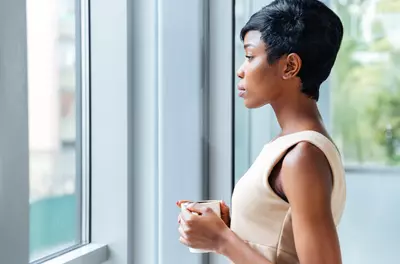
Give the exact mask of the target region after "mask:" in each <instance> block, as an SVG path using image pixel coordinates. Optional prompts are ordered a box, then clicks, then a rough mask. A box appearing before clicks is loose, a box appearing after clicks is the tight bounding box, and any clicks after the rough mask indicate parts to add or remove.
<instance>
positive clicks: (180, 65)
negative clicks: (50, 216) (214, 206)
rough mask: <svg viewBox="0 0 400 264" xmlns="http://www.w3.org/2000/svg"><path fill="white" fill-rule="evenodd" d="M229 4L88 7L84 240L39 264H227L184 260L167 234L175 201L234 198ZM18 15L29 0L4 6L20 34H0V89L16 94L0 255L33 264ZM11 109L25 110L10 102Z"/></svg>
mask: <svg viewBox="0 0 400 264" xmlns="http://www.w3.org/2000/svg"><path fill="white" fill-rule="evenodd" d="M2 5H4V6H2ZM87 7H89V6H88V5H87V6H81V8H82V13H84V12H86V11H88V10H87V9H85V8H87ZM227 7H229V8H230V9H231V10H233V1H231V0H223V1H222V0H221V1H209V0H207V1H204V0H194V1H184V2H183V1H180V0H140V1H139V0H138V1H130V0H114V1H113V2H112V3H111V2H110V1H108V0H96V1H90V20H86V19H83V20H82V24H81V26H83V27H82V32H81V33H82V34H81V37H82V43H83V46H82V47H83V53H82V56H87V57H85V58H89V51H90V80H89V79H86V78H85V77H87V76H88V71H87V69H88V67H86V66H87V65H86V64H83V65H82V66H83V68H82V70H83V74H82V82H83V83H84V84H85V85H88V86H89V84H90V133H91V134H90V145H91V149H90V153H89V154H90V159H91V164H90V172H91V179H90V187H91V188H90V194H91V196H90V230H91V233H90V234H91V236H90V243H89V244H87V245H84V246H82V247H79V248H77V249H75V250H72V251H70V252H67V253H65V254H62V255H60V256H59V257H56V258H53V259H51V260H48V261H46V262H44V263H45V264H55V263H57V264H78V263H79V264H80V263H85V264H99V263H103V262H104V263H107V264H125V263H148V264H152V263H153V264H168V263H177V262H182V263H184V262H185V263H189V262H190V263H198V264H200V263H213V264H217V263H224V262H221V261H223V259H221V258H219V257H216V256H214V255H212V256H211V257H210V258H209V255H208V254H191V253H190V252H189V251H188V249H187V248H186V247H184V246H182V245H181V244H180V243H179V242H178V233H177V229H174V228H172V227H177V224H176V217H177V214H178V212H179V210H178V209H177V208H175V206H174V204H175V201H176V200H178V199H186V198H188V199H207V198H214V199H223V200H226V201H227V202H228V203H229V201H230V196H231V191H232V168H233V167H232V164H233V163H232V155H233V152H232V151H233V149H232V143H233V141H232V139H233V138H232V128H233V126H232V125H233V122H232V96H233V94H232V81H233V77H232V74H233V73H232V60H233V57H232V54H233V53H232V50H231V49H228V48H227V47H231V46H232V44H231V39H232V33H233V31H232V27H233V21H232V14H230V13H229V12H226V8H227ZM25 9H26V7H25V0H14V1H12V2H7V3H1V4H0V13H1V17H0V20H1V21H2V22H4V23H1V25H9V24H12V25H14V26H15V27H18V28H19V29H20V30H18V31H16V30H10V27H3V26H0V33H1V36H4V37H5V39H6V41H5V42H1V43H0V52H1V55H3V53H4V54H7V55H8V56H1V58H0V61H1V62H2V63H1V64H0V77H1V78H0V91H2V90H3V89H4V88H3V87H12V88H13V89H12V90H10V89H7V92H9V93H10V94H9V96H10V97H7V98H5V97H1V98H0V103H1V106H0V109H1V110H3V111H1V112H0V121H1V124H4V125H5V127H7V128H8V129H2V130H1V131H0V143H1V145H0V146H2V148H1V150H0V154H1V155H0V158H1V159H0V183H1V184H0V198H1V199H0V205H1V206H0V212H1V215H2V217H0V221H1V222H0V228H2V229H1V230H2V231H3V229H5V233H2V234H6V235H5V236H3V235H2V236H0V244H1V245H2V246H1V247H0V250H1V251H0V252H1V254H0V255H1V256H2V260H3V261H4V260H6V262H7V263H29V244H28V243H29V239H28V236H29V231H28V227H29V221H28V219H29V218H28V214H29V203H28V201H29V194H28V189H29V177H28V169H29V160H28V159H29V150H28V110H27V107H26V102H27V78H26V76H25V77H24V78H22V77H21V75H26V74H27V69H26V45H25V43H26V18H25ZM3 10H5V12H3ZM186 10H191V11H190V12H186ZM3 13H4V14H3ZM217 22H218V23H217ZM211 23H212V24H213V25H214V23H215V26H216V27H210V24H211ZM87 31H90V43H89V42H87V41H88V39H86V38H85V34H86V33H87ZM185 34H186V35H185ZM177 35H181V36H182V35H185V36H187V39H186V42H180V41H179V40H178V39H177V38H176V36H177ZM14 43H24V44H23V45H22V47H23V49H22V50H23V52H20V50H17V51H18V56H17V58H15V57H12V55H13V54H16V50H15V48H19V49H21V46H18V45H15V44H14ZM171 51H182V52H184V53H185V54H186V55H185V54H181V56H178V55H177V54H174V53H173V52H171ZM3 62H4V63H3ZM5 65H7V67H5ZM2 76H7V78H2ZM171 76H172V77H176V76H181V82H176V81H175V79H174V78H171ZM89 81H90V83H89ZM144 88H145V89H144ZM177 94H179V96H174V95H177ZM87 96H89V94H86V93H85V94H83V97H82V100H87V99H88V97H87ZM10 99H11V100H10ZM12 99H15V100H12ZM5 101H6V102H5ZM15 101H18V102H25V104H9V103H8V104H7V102H15ZM182 102H183V103H182ZM180 104H181V105H180ZM208 106H209V109H207V107H208ZM2 113H12V115H11V114H10V115H2ZM84 115H85V116H86V117H87V116H88V115H89V113H86V112H85V113H84ZM11 121H12V122H11ZM206 124H208V125H206ZM85 125H87V124H85ZM177 133H179V134H178V135H177ZM11 136H13V137H11ZM11 145H12V146H13V148H11V147H9V146H11ZM4 146H5V147H4ZM83 155H86V152H85V153H83ZM7 157H11V158H15V157H17V158H18V159H17V160H18V166H15V164H12V163H4V161H7V159H5V158H7ZM85 168H87V167H85ZM85 168H84V169H85ZM11 174H12V176H13V177H10V175H11ZM2 186H11V187H7V189H6V191H4V190H3V189H4V188H2ZM187 186H191V187H190V188H187ZM82 187H83V188H84V186H82ZM177 188H181V191H180V192H179V193H178V192H176V190H177ZM16 195H18V197H16ZM2 201H10V203H11V204H9V203H8V204H7V206H5V204H4V203H2ZM10 205H11V206H10ZM83 207H84V210H87V208H88V206H87V205H84V206H83ZM3 215H6V216H7V217H3ZM5 227H6V228H5ZM84 229H85V228H84ZM84 229H83V231H84ZM10 238H11V239H10ZM165 241H168V243H166V242H165Z"/></svg>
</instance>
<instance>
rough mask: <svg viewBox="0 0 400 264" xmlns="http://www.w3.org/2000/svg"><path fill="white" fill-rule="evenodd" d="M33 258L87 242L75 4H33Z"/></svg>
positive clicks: (47, 0) (67, 0) (46, 0)
mask: <svg viewBox="0 0 400 264" xmlns="http://www.w3.org/2000/svg"><path fill="white" fill-rule="evenodd" d="M27 25H28V82H29V83H28V87H29V88H28V89H29V90H28V91H29V93H28V94H29V141H30V142H29V149H30V257H31V260H37V259H40V258H43V257H46V256H48V255H51V254H54V253H56V252H58V251H60V250H64V249H67V248H69V247H71V246H73V245H76V244H80V243H81V234H80V228H81V222H80V211H79V210H80V190H79V189H78V188H77V186H79V185H78V183H79V179H80V175H77V174H76V171H77V170H76V169H77V168H79V166H80V164H79V163H77V162H76V160H77V159H76V157H78V156H80V153H79V149H80V148H79V146H78V144H76V139H77V138H76V136H77V134H78V135H79V134H80V133H79V131H77V126H76V124H77V120H78V118H77V114H79V113H76V91H77V87H76V81H75V79H76V72H77V67H76V62H75V56H76V42H75V37H76V34H75V0H58V1H53V0H27Z"/></svg>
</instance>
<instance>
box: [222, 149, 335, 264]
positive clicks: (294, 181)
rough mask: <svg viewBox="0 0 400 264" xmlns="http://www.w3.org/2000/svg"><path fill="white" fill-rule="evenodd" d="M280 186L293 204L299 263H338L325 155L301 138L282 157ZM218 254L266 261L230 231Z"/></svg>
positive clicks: (240, 263) (243, 262) (238, 263)
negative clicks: (301, 140)
mask: <svg viewBox="0 0 400 264" xmlns="http://www.w3.org/2000/svg"><path fill="white" fill-rule="evenodd" d="M280 176H281V177H282V183H283V189H284V192H285V195H286V196H287V198H288V200H289V203H290V205H291V208H292V224H293V232H294V239H295V245H296V251H297V254H298V257H299V261H300V263H301V264H320V263H324V264H341V263H342V261H341V253H340V246H339V240H338V236H337V232H336V227H335V224H334V221H333V217H332V213H331V193H332V174H331V170H330V166H329V163H328V161H327V159H326V157H325V155H324V154H323V153H322V152H321V151H320V150H319V149H318V148H317V147H315V146H314V145H312V144H310V143H306V142H301V143H299V144H298V145H296V147H294V148H293V149H292V150H291V151H290V152H289V153H288V154H287V155H286V156H285V158H284V159H283V163H282V169H281V172H280ZM224 241H225V242H224V245H223V246H222V247H221V252H220V253H221V254H223V255H225V256H226V257H228V258H229V259H230V260H231V261H232V262H234V263H235V264H248V263H254V264H269V263H270V262H269V261H267V260H266V259H265V258H263V257H262V256H261V255H260V254H258V252H255V251H254V250H252V249H251V248H250V247H249V246H248V245H247V244H245V242H244V241H241V240H240V238H238V237H237V236H236V235H235V234H233V232H231V233H226V235H225V239H224Z"/></svg>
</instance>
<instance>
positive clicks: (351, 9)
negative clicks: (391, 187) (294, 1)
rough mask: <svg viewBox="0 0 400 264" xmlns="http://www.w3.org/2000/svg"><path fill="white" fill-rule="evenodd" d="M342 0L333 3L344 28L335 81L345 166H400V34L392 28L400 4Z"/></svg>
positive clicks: (336, 124)
mask: <svg viewBox="0 0 400 264" xmlns="http://www.w3.org/2000/svg"><path fill="white" fill-rule="evenodd" d="M341 2H343V1H334V2H333V9H334V10H335V11H336V12H337V14H338V15H339V16H340V17H341V19H342V22H343V24H344V28H345V34H344V38H343V43H342V47H341V51H340V53H339V55H338V59H337V62H336V65H335V68H334V70H333V72H332V78H331V82H332V87H333V89H332V99H333V101H332V102H333V105H332V107H333V136H334V138H335V141H336V143H337V144H338V146H339V147H340V148H341V151H342V154H343V156H344V159H345V161H346V163H350V164H380V165H400V39H399V38H398V37H397V38H396V36H395V35H396V34H397V35H398V34H400V32H399V31H398V30H397V31H396V29H394V27H393V25H391V23H393V21H396V20H397V21H400V0H381V1H379V2H378V3H377V4H374V3H373V1H366V0H361V1H355V0H349V1H346V3H345V4H343V5H342V4H340V3H341ZM371 5H375V6H371ZM396 27H398V26H396ZM368 31H370V32H368Z"/></svg>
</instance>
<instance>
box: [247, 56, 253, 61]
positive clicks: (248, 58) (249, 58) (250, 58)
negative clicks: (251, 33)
mask: <svg viewBox="0 0 400 264" xmlns="http://www.w3.org/2000/svg"><path fill="white" fill-rule="evenodd" d="M253 58H254V57H253V56H246V59H247V60H249V61H250V60H252V59H253Z"/></svg>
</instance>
